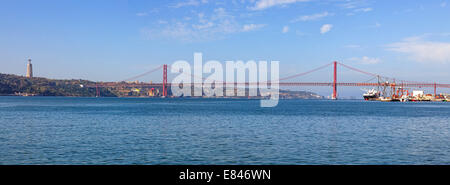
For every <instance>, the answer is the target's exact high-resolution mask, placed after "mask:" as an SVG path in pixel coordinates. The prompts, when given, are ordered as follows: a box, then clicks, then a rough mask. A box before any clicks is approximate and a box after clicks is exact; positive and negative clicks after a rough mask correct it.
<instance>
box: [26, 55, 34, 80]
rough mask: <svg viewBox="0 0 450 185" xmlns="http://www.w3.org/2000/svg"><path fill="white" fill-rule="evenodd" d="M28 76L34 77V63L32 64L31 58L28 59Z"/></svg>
mask: <svg viewBox="0 0 450 185" xmlns="http://www.w3.org/2000/svg"><path fill="white" fill-rule="evenodd" d="M27 78H33V65H32V64H31V59H28V64H27Z"/></svg>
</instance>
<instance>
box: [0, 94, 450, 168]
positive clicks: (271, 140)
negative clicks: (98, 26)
mask: <svg viewBox="0 0 450 185" xmlns="http://www.w3.org/2000/svg"><path fill="white" fill-rule="evenodd" d="M0 164H450V103H445V102H441V103H439V102H434V103H432V102H430V103H412V102H409V103H383V102H363V101H356V100H355V101H344V100H342V101H328V100H280V103H279V105H278V106H277V107H275V108H260V107H259V100H234V99H233V100H231V99H144V98H67V97H0Z"/></svg>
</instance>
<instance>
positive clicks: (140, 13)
mask: <svg viewBox="0 0 450 185" xmlns="http://www.w3.org/2000/svg"><path fill="white" fill-rule="evenodd" d="M147 15H148V13H145V12H139V13H136V16H138V17H142V16H147Z"/></svg>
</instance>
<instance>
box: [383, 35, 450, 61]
mask: <svg viewBox="0 0 450 185" xmlns="http://www.w3.org/2000/svg"><path fill="white" fill-rule="evenodd" d="M387 49H388V50H390V51H394V52H398V53H404V54H406V55H408V57H409V59H410V60H413V61H417V62H431V63H450V43H447V42H433V41H426V40H423V38H422V37H410V38H406V39H404V40H403V41H401V42H396V43H392V44H389V45H387Z"/></svg>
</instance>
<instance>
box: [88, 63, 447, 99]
mask: <svg viewBox="0 0 450 185" xmlns="http://www.w3.org/2000/svg"><path fill="white" fill-rule="evenodd" d="M338 66H339V67H343V68H346V69H349V70H351V71H354V72H358V73H360V74H364V75H367V76H370V77H372V79H371V80H373V79H378V81H377V82H367V81H366V82H339V81H338ZM327 67H332V68H333V79H332V81H330V82H286V81H287V80H290V79H295V78H299V77H302V76H306V75H308V74H311V73H314V72H316V71H319V70H322V69H325V68H327ZM167 68H168V65H167V64H164V65H161V66H158V67H156V68H154V69H152V70H149V71H147V72H145V73H142V74H139V75H136V76H133V77H130V78H127V79H125V80H122V81H120V82H97V83H95V84H89V85H87V87H89V88H96V93H97V96H101V94H100V88H154V87H157V88H160V89H161V90H162V93H161V94H160V95H161V96H165V97H166V96H168V93H167V90H168V88H169V87H170V86H171V85H172V84H171V83H168V82H167ZM160 70H162V72H163V76H162V82H157V83H143V82H140V83H137V82H130V81H134V80H137V79H140V78H142V77H145V76H147V75H150V74H152V73H154V72H157V71H160ZM191 76H192V77H194V78H200V77H196V76H195V75H192V74H191ZM202 79H203V80H204V79H205V78H202ZM278 81H279V82H277V84H278V85H279V86H280V87H298V86H329V87H331V88H332V92H333V93H332V97H331V98H332V99H337V98H338V87H379V88H385V89H386V88H389V89H391V90H392V91H394V92H395V90H396V89H403V88H433V89H434V97H436V95H437V89H438V88H450V84H442V83H436V82H433V83H429V82H415V81H407V80H398V79H397V80H396V79H395V78H391V77H387V76H382V75H379V74H375V73H370V72H366V71H363V70H360V69H357V68H355V67H351V66H349V65H346V64H343V63H340V62H336V61H334V62H331V63H328V64H325V65H322V66H320V67H317V68H314V69H312V70H309V71H305V72H302V73H297V74H293V75H289V76H286V77H283V78H280V79H279V80H278ZM368 81H370V80H368ZM396 82H397V83H396ZM216 83H223V87H226V86H227V85H230V83H227V82H216ZM232 84H234V85H235V86H237V85H245V86H250V85H258V83H249V82H245V83H236V82H235V83H232ZM267 84H268V85H271V84H272V83H271V82H270V81H268V82H267ZM191 85H192V86H197V85H200V87H201V86H202V85H211V84H206V83H201V84H197V83H191Z"/></svg>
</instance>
